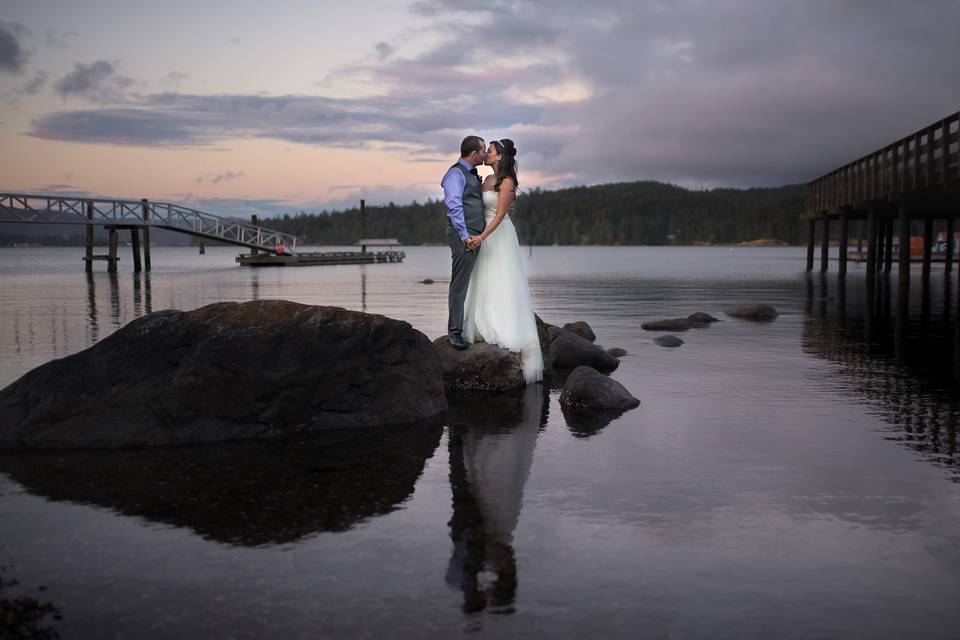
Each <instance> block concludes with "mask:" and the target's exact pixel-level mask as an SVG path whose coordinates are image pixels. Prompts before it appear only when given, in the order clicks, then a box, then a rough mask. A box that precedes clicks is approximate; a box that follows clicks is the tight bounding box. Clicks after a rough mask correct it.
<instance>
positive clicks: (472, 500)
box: [445, 384, 549, 614]
mask: <svg viewBox="0 0 960 640" xmlns="http://www.w3.org/2000/svg"><path fill="white" fill-rule="evenodd" d="M450 405H451V407H450V413H449V422H448V425H449V426H448V450H449V456H450V489H451V492H452V501H453V515H452V517H451V518H450V522H449V527H450V539H451V542H452V549H451V554H450V559H449V562H448V564H447V570H446V576H445V579H446V582H447V584H448V585H449V586H450V587H452V588H454V589H457V590H459V591H460V592H462V594H463V604H462V607H463V611H464V613H466V614H476V613H479V612H481V611H484V610H487V611H489V612H491V613H512V612H513V610H514V602H515V600H516V594H517V586H518V577H517V559H516V553H515V551H514V547H513V534H514V530H515V529H516V527H517V523H518V521H519V519H520V510H521V507H522V504H523V490H524V487H525V485H526V483H527V478H528V477H529V475H530V468H531V466H532V464H533V452H534V449H535V447H536V443H537V436H538V434H539V432H540V431H541V430H542V429H543V428H544V426H545V425H546V420H547V412H548V405H549V396H548V394H547V391H546V390H545V388H544V387H543V386H542V385H539V384H535V385H530V386H528V387H527V388H526V390H525V391H524V392H523V393H522V394H521V395H517V396H512V397H491V396H463V397H454V398H451V399H450Z"/></svg>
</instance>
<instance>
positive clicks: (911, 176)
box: [802, 112, 960, 288]
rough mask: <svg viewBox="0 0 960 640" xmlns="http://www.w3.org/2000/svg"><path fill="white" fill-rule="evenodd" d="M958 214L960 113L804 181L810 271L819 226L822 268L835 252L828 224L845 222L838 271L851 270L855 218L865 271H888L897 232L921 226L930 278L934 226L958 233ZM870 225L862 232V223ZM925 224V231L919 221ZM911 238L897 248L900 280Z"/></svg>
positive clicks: (950, 255)
mask: <svg viewBox="0 0 960 640" xmlns="http://www.w3.org/2000/svg"><path fill="white" fill-rule="evenodd" d="M958 216H960V112H957V113H954V114H952V115H949V116H947V117H945V118H943V119H942V120H939V121H937V122H935V123H933V124H931V125H929V126H926V127H924V128H922V129H920V130H919V131H915V132H914V133H912V134H910V135H908V136H906V137H904V138H900V139H899V140H897V141H896V142H893V143H891V144H888V145H887V146H885V147H883V148H882V149H879V150H877V151H874V152H873V153H870V154H868V155H866V156H864V157H862V158H859V159H857V160H854V161H853V162H851V163H849V164H846V165H844V166H842V167H840V168H839V169H835V170H833V171H831V172H829V173H827V174H825V175H823V176H821V177H819V178H817V179H816V180H813V181H812V182H810V183H808V184H807V186H806V197H805V210H804V213H803V215H802V218H803V219H805V220H807V224H808V225H809V227H808V229H809V231H808V236H807V270H808V271H810V270H812V269H813V266H814V264H813V263H814V248H815V245H816V235H817V234H816V231H817V227H820V229H821V232H820V271H822V272H826V271H827V270H828V266H829V259H830V225H831V222H834V221H836V222H838V223H839V246H838V247H837V256H838V261H837V262H838V271H839V273H841V274H844V273H846V271H847V260H848V255H849V251H850V248H849V240H850V231H851V230H850V223H851V222H856V225H857V228H858V231H857V233H856V237H857V239H858V240H857V242H858V244H859V245H860V249H861V250H862V249H863V245H864V243H865V244H866V254H867V265H866V269H867V278H868V280H869V279H872V278H874V277H875V276H876V274H877V273H879V272H881V271H882V272H885V273H889V272H890V271H891V268H892V266H893V262H894V260H893V245H894V242H893V238H894V234H896V235H897V236H898V238H900V239H908V238H910V237H911V235H915V232H919V233H922V236H923V253H922V256H921V259H920V262H921V265H922V267H921V269H922V273H923V275H924V277H927V276H928V275H929V273H930V266H931V263H932V262H933V244H934V236H935V229H936V227H938V226H939V227H943V230H944V231H945V232H946V237H947V238H949V239H951V240H952V238H953V237H954V230H955V229H956V224H955V223H956V218H957V217H958ZM864 225H865V226H866V230H865V233H864V230H863V227H864ZM921 226H922V231H921V230H920V229H919V227H921ZM910 262H911V254H910V242H909V241H900V242H899V249H898V251H897V264H898V272H899V282H900V285H901V287H903V288H907V287H909V282H910ZM953 262H954V247H953V242H952V241H948V242H947V244H946V252H945V254H944V256H943V263H944V269H945V270H946V271H947V272H949V271H951V269H952V268H953Z"/></svg>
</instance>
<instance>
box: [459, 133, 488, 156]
mask: <svg viewBox="0 0 960 640" xmlns="http://www.w3.org/2000/svg"><path fill="white" fill-rule="evenodd" d="M474 151H483V138H481V137H480V136H467V137H466V138H464V139H463V142H461V143H460V157H461V158H466V157H467V156H468V155H470V154H471V153H473V152H474Z"/></svg>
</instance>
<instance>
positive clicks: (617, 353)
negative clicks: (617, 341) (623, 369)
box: [607, 347, 627, 358]
mask: <svg viewBox="0 0 960 640" xmlns="http://www.w3.org/2000/svg"><path fill="white" fill-rule="evenodd" d="M607 353H609V354H610V355H612V356H613V357H614V358H622V357H623V356H625V355H627V350H626V349H621V348H620V347H610V348H609V349H607Z"/></svg>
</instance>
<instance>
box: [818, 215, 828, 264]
mask: <svg viewBox="0 0 960 640" xmlns="http://www.w3.org/2000/svg"><path fill="white" fill-rule="evenodd" d="M829 260H830V218H828V217H827V216H824V217H823V236H822V237H821V238H820V273H826V272H827V268H828V265H829V263H828V261H829Z"/></svg>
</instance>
